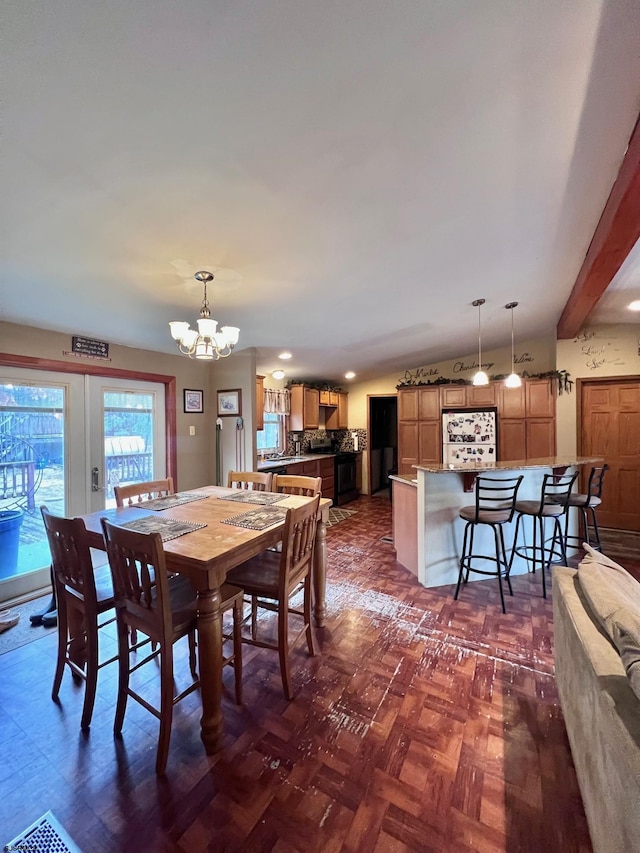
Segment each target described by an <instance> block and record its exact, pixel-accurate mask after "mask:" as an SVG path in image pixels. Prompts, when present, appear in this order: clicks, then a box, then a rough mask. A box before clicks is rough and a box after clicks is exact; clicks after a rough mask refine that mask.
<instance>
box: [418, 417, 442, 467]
mask: <svg viewBox="0 0 640 853" xmlns="http://www.w3.org/2000/svg"><path fill="white" fill-rule="evenodd" d="M419 428H420V431H419V433H418V458H419V462H420V465H434V464H435V465H438V464H439V463H440V455H441V452H442V433H441V431H440V429H441V427H440V421H439V420H436V421H422V422H421V423H420V424H419Z"/></svg>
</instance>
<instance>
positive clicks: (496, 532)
mask: <svg viewBox="0 0 640 853" xmlns="http://www.w3.org/2000/svg"><path fill="white" fill-rule="evenodd" d="M491 527H492V528H493V538H494V541H495V546H496V566H497V569H498V587H499V588H500V601H501V603H502V612H503V613H506V612H507V608H506V607H505V606H504V590H503V589H502V565H501V563H500V542H499V539H498V531H497V530H496V527H495V525H494V524H492V525H491Z"/></svg>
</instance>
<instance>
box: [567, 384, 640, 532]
mask: <svg viewBox="0 0 640 853" xmlns="http://www.w3.org/2000/svg"><path fill="white" fill-rule="evenodd" d="M577 394H578V452H579V453H580V454H581V455H582V456H602V457H603V458H604V461H605V462H606V463H607V464H608V465H609V470H608V471H607V473H606V476H605V480H604V484H603V491H602V504H601V505H600V506H599V507H598V510H597V514H598V525H599V526H601V527H604V528H607V527H608V528H612V529H614V530H632V531H640V376H613V377H603V378H602V379H595V378H594V379H579V380H578V382H577ZM583 467H584V468H586V470H585V471H584V472H583V473H582V482H581V491H583V490H584V488H585V487H586V482H585V478H588V476H589V470H590V468H589V466H583Z"/></svg>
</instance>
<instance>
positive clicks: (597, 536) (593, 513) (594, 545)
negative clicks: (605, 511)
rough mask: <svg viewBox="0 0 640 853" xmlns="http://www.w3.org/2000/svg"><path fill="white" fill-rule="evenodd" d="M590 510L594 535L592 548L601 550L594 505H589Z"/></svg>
mask: <svg viewBox="0 0 640 853" xmlns="http://www.w3.org/2000/svg"><path fill="white" fill-rule="evenodd" d="M589 509H590V510H591V518H592V519H593V535H594V544H593V546H592V547H593V548H595V549H596V550H597V551H602V546H601V545H600V531H599V530H598V520H597V518H596V511H595V509H594V507H592V506H590V507H589Z"/></svg>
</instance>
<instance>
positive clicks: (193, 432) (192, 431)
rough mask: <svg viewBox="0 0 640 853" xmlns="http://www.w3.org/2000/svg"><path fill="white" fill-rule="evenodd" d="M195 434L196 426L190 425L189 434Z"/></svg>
mask: <svg viewBox="0 0 640 853" xmlns="http://www.w3.org/2000/svg"><path fill="white" fill-rule="evenodd" d="M195 434H196V428H195V427H194V426H190V427H189V435H195Z"/></svg>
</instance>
